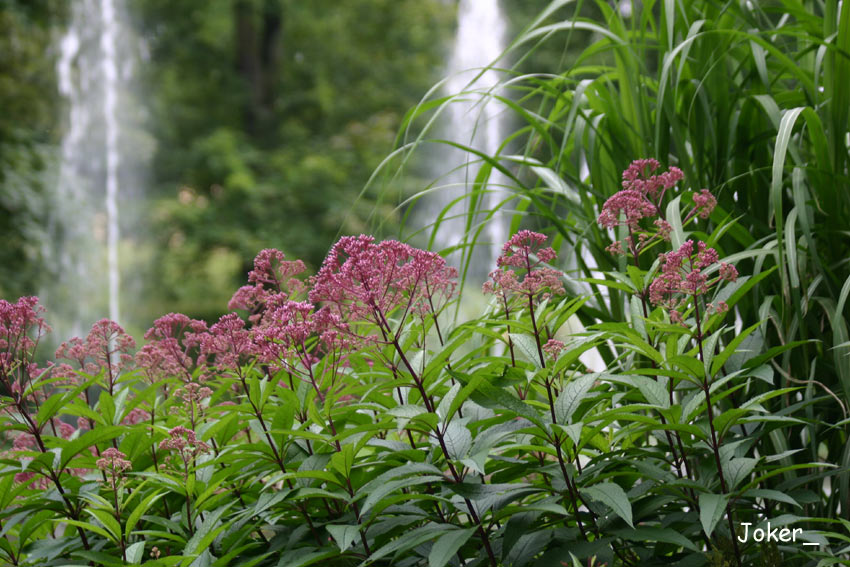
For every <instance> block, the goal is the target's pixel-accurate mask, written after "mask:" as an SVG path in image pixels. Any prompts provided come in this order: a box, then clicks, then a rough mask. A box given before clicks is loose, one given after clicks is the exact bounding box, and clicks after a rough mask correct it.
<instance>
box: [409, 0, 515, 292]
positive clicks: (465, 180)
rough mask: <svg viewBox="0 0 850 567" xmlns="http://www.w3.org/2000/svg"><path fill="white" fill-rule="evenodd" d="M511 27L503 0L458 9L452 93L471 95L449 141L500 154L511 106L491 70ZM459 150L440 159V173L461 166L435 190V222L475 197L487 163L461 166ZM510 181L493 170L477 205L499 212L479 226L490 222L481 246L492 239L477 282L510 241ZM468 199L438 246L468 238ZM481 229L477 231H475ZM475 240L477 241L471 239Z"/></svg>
mask: <svg viewBox="0 0 850 567" xmlns="http://www.w3.org/2000/svg"><path fill="white" fill-rule="evenodd" d="M506 28H507V24H506V21H505V18H504V16H503V15H502V12H501V10H500V9H499V2H498V0H461V1H460V5H459V6H458V27H457V36H456V38H455V42H454V46H453V49H452V54H451V56H450V58H449V65H448V67H449V68H448V73H449V76H450V78H449V80H448V81H447V84H446V92H447V94H450V95H457V94H458V93H468V94H466V95H462V96H461V97H459V99H460V100H458V101H455V102H452V103H451V105H450V107H449V113H448V114H449V116H448V121H447V124H446V134H445V135H446V138H447V139H449V140H452V141H454V142H457V143H460V144H463V145H466V146H469V147H471V148H474V149H476V150H480V151H482V152H484V153H485V154H487V155H490V156H495V155H496V154H497V153H498V151H499V145H500V144H501V143H502V140H503V137H504V130H505V126H504V121H505V120H504V115H505V108H504V106H503V105H502V104H500V103H499V102H498V100H496V99H494V98H493V96H492V95H494V94H499V93H498V90H492V89H493V87H494V86H495V85H497V84H498V83H499V73H498V72H497V71H494V70H492V69H486V70H485V68H486V67H488V66H490V65H492V64H493V63H494V62H496V60H497V59H498V57H499V56H500V55H501V54H502V52H503V50H504V47H505V35H506ZM457 155H458V152H452V156H451V158H449V159H448V160H446V159H441V160H440V165H439V167H440V171H439V173H440V174H445V173H446V169H445V168H446V164H447V163H448V164H451V166H452V167H457V166H459V165H460V166H461V167H458V168H457V170H456V171H455V172H454V173H453V174H451V175H447V176H445V177H444V178H443V182H444V186H443V188H441V189H439V190H437V191H435V192H434V193H433V196H430V197H429V198H428V199H427V202H426V207H425V208H426V212H425V214H426V215H427V218H428V219H429V221H433V219H435V218H436V215H437V214H439V213H440V211H442V210H443V209H445V208H446V207H448V206H449V204H450V203H451V202H452V201H454V200H456V199H457V198H458V197H460V196H462V195H463V194H464V193H467V194H469V193H471V192H472V190H473V183H474V179H475V176H476V174H477V171H478V169H479V168H480V167H481V165H482V163H481V161H480V160H479V158H478V157H477V156H475V155H472V154H468V153H465V152H464V153H463V155H462V157H461V158H460V160H462V161H460V162H459V163H458V162H457V161H453V160H457V159H458V158H457V157H456V156H457ZM504 185H505V178H504V176H503V175H502V174H501V173H499V172H498V171H496V170H493V171H492V172H491V174H490V176H489V179H488V180H487V187H486V193H485V197H484V198H483V199H482V201H481V202H480V203H479V204H478V205H477V208H478V209H479V210H481V209H484V210H486V211H493V214H492V216H491V217H490V218H489V219H487V220H485V219H486V215H487V214H489V213H485V215H478V216H477V217H476V218H475V223H476V224H477V223H481V222H486V227H485V229H484V230H483V231H482V236H480V237H479V244H481V243H482V242H484V241H486V243H487V245H486V247H485V249H484V250H482V247H478V249H477V250H475V251H473V252H472V254H473V256H472V261H471V263H470V268H471V275H472V277H473V278H474V279H483V278H485V277H486V274H487V273H488V272H489V271H490V270H492V269H493V268H494V267H495V260H496V257H498V255H499V254H500V252H501V246H502V244H503V243H504V242H505V240H507V238H508V217H507V215H506V214H504V213H503V212H502V211H501V210H500V204H501V203H502V202H503V201H504V200H505V199H506V198H508V196H509V193H508V191H507V190H506V189H505V188H504ZM468 207H469V202H468V199H462V200H461V201H459V202H458V203H456V204H455V205H453V206H452V207H451V209H449V212H448V214H447V215H446V216H447V217H451V218H450V219H449V220H447V221H444V222H443V224H442V225H441V226H440V228H439V229H438V231H437V237H436V239H435V242H436V247H437V248H438V249H439V248H446V247H449V246H455V245H458V244H459V243H461V242H463V241H464V238H465V236H466V224H465V223H466V212H467V211H468ZM475 230H476V228H475V227H473V232H474V231H475ZM470 240H471V237H470Z"/></svg>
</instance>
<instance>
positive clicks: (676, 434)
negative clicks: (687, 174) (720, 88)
mask: <svg viewBox="0 0 850 567" xmlns="http://www.w3.org/2000/svg"><path fill="white" fill-rule="evenodd" d="M659 167H660V166H659V164H658V163H657V162H656V161H654V160H642V161H638V162H634V163H633V164H632V166H631V167H630V168H629V169H628V170H627V171H626V172H624V174H623V189H622V190H621V191H620V192H618V193H617V194H615V195H614V196H613V197H611V198H610V199H609V200H608V201H607V202H606V203H605V205H604V207H603V208H602V210H601V214H600V215H599V217H598V219H597V220H598V223H599V224H600V225H601V226H602V227H603V228H605V229H608V230H609V234H610V235H614V237H615V240H614V243H613V244H611V245H609V246H608V250H609V252H610V253H611V254H614V255H619V256H620V257H621V258H622V259H623V260H625V263H624V264H623V266H624V269H623V270H622V271H620V272H611V273H606V274H604V275H603V276H601V277H600V278H598V279H597V281H596V283H597V284H600V285H603V286H608V287H610V288H612V289H618V290H622V291H625V292H626V293H627V294H628V296H629V300H628V305H627V306H626V312H627V313H629V317H628V319H629V320H628V321H617V320H602V321H600V322H599V323H598V324H596V325H594V326H592V327H589V329H588V331H586V332H582V333H575V334H570V333H569V332H567V329H568V328H569V322H570V320H571V317H572V315H573V314H574V313H575V312H576V311H577V310H578V309H579V307H580V306H582V305H583V304H584V303H585V302H586V301H587V299H588V298H587V297H572V296H569V295H566V294H565V288H564V283H565V278H564V275H563V273H562V272H560V271H559V270H558V269H557V268H556V267H555V265H554V264H555V262H556V259H557V258H556V257H557V253H556V251H555V250H553V249H552V248H549V247H547V246H546V237H545V236H544V235H542V234H538V233H534V232H530V231H519V232H518V233H516V234H515V235H514V236H513V237H511V239H510V240H509V241H508V242H507V243H505V245H504V248H503V253H502V255H501V256H500V257H499V261H498V266H497V267H496V269H495V270H494V271H493V272H492V273H491V275H490V276H491V279H490V281H489V282H488V283H487V284H486V285H485V288H484V290H485V292H487V293H489V294H492V295H493V301H492V302H491V305H490V308H489V310H488V311H487V312H486V313H485V314H483V315H482V316H481V317H480V318H479V319H477V320H474V321H470V322H467V323H461V324H457V323H453V322H452V321H450V320H449V319H448V318H447V317H445V316H444V315H443V316H441V314H442V313H444V311H445V308H446V306H447V305H449V304H450V303H451V302H452V301H456V300H457V298H456V297H455V283H456V282H455V277H456V273H455V270H454V269H453V268H451V267H448V266H447V265H446V263H445V261H444V260H443V258H441V257H440V256H439V255H437V254H434V253H431V252H425V251H422V250H418V249H415V248H412V247H410V246H408V245H406V244H402V243H400V242H396V241H383V242H376V241H375V240H374V239H373V238H371V237H368V236H359V237H344V238H342V239H341V240H340V241H339V242H337V244H336V245H335V246H334V247H333V248H332V250H331V251H330V253H329V255H328V256H327V258H326V260H325V262H324V264H323V266H322V267H321V269H320V270H319V272H318V273H317V274H316V275H315V276H314V277H310V278H304V277H303V272H304V265H303V264H302V263H301V262H299V261H290V260H287V259H286V258H285V257H284V256H283V254H282V253H280V252H279V251H276V250H264V251H262V252H261V253H260V254H259V255H258V256H257V258H256V260H255V263H254V270H253V271H252V272H251V273H250V276H249V285H247V286H245V287H243V288H241V289H240V290H238V291H237V292H236V294H235V295H234V296H233V300H232V301H231V308H233V309H237V310H242V311H243V312H245V314H246V315H247V318H245V319H243V318H242V317H240V316H239V315H238V314H237V313H235V312H234V313H230V314H228V315H225V316H224V317H222V318H221V320H219V321H218V322H217V323H215V324H214V325H212V326H209V327H208V326H207V324H206V323H204V322H203V321H199V320H192V319H190V318H188V317H186V316H184V315H180V314H173V313H172V314H169V315H166V316H164V317H162V318H160V319H158V320H157V321H156V322H155V323H154V325H153V327H152V328H151V329H150V330H149V331H148V332H147V333H146V335H145V339H146V341H147V342H146V344H145V345H144V346H142V347H141V348H140V349H139V350H138V351H137V352H136V353H135V355H134V356H133V353H132V351H133V349H134V348H135V345H134V341H133V340H132V338H130V337H129V336H127V335H126V334H125V333H124V331H123V330H122V329H121V328H120V327H119V326H118V325H117V324H115V323H113V322H110V321H101V322H99V323H97V324H96V325H95V326H94V327H93V329H92V331H91V333H90V334H89V335H88V337H86V338H85V339H80V338H75V339H72V340H70V341H68V342H67V343H64V344H63V345H62V346H61V347H60V348H59V349H58V351H57V352H56V362H52V363H49V364H48V365H47V366H46V367H40V366H39V365H38V364H36V363H35V362H34V361H35V360H36V358H35V349H36V348H37V346H38V340H39V338H40V337H42V336H43V335H44V333H46V332H47V331H48V330H49V328H48V327H47V325H46V323H45V321H44V319H43V314H42V313H41V311H40V308H39V306H38V304H37V300H36V299H35V298H28V297H25V298H21V299H20V300H18V301H17V302H16V303H9V302H6V301H2V302H0V351H2V352H1V353H0V386H1V387H2V390H0V394H2V408H3V412H2V414H0V419H2V423H3V429H4V431H5V437H6V442H7V444H10V445H11V446H10V447H7V449H6V451H5V453H4V455H3V458H2V469H0V526H2V527H0V556H2V557H3V558H4V561H6V562H8V563H10V564H12V565H70V564H77V565H83V564H87V563H88V564H93V565H120V564H127V563H145V564H149V565H281V566H302V565H310V564H317V563H320V562H321V563H323V564H327V565H369V564H373V563H376V564H383V565H400V566H404V565H425V564H427V565H429V566H431V567H441V566H443V565H449V564H451V565H467V566H471V565H490V566H495V565H512V566H521V565H541V566H543V565H556V566H559V565H569V566H573V565H637V564H643V565H656V564H675V565H738V566H741V565H754V564H758V561H762V562H763V563H764V564H768V565H773V564H778V563H777V562H778V561H779V558H781V557H784V558H794V561H795V563H794V564H795V565H804V564H815V563H816V562H817V559H818V558H824V561H823V562H821V563H818V564H830V561H837V560H832V559H826V558H829V557H831V555H830V554H831V551H830V550H831V548H830V539H829V538H831V537H832V538H836V539H835V540H833V541H835V542H836V543H837V542H840V541H841V540H844V541H846V537H844V536H840V535H838V534H834V533H831V532H830V531H829V530H830V529H831V528H830V524H829V523H821V522H819V521H818V519H817V518H812V517H808V516H807V514H806V510H805V506H806V505H807V503H809V502H811V501H812V500H813V499H816V498H817V496H816V495H814V494H812V493H811V491H809V490H808V489H807V488H806V487H805V486H801V484H800V483H799V482H798V481H797V476H796V475H797V469H799V468H801V467H799V466H798V465H795V464H789V461H788V459H787V457H788V455H787V454H786V453H783V452H777V451H775V450H774V449H773V447H772V445H771V444H770V442H769V439H771V438H773V437H775V435H776V434H777V433H778V432H780V431H783V430H790V432H796V431H798V430H799V429H801V428H802V425H803V424H804V421H805V419H806V418H805V410H806V406H805V404H802V403H795V402H794V398H795V396H796V390H797V388H795V387H789V388H770V389H768V390H767V391H766V392H764V393H761V394H759V395H756V396H752V395H751V392H752V391H753V384H755V383H758V382H765V381H766V382H770V383H773V379H774V376H773V370H772V369H771V368H770V367H769V366H767V365H766V362H768V361H769V360H770V359H771V357H773V356H775V355H776V354H777V353H778V352H779V351H781V350H782V349H773V350H771V351H768V352H754V351H748V350H747V349H742V348H741V345H742V344H743V343H744V342H745V341H746V340H747V338H748V337H749V336H751V335H752V333H753V332H754V331H755V330H756V329H757V328H758V327H759V326H760V325H761V324H762V323H760V322H757V321H747V322H745V325H744V326H743V328H736V327H735V325H734V324H733V323H732V322H731V321H730V320H729V319H730V318H731V315H730V314H729V311H730V310H734V308H735V306H736V303H737V302H738V301H739V300H740V299H741V298H742V297H743V296H745V294H747V293H748V292H749V291H750V289H751V288H752V287H753V286H754V285H755V284H756V283H757V281H758V280H759V278H750V277H747V276H739V275H738V273H737V270H736V269H735V267H734V266H732V265H731V264H728V263H725V262H723V261H722V259H721V258H720V257H719V254H718V253H717V252H716V250H715V248H714V246H715V245H716V243H717V240H718V238H719V237H720V236H721V235H722V234H723V233H724V232H726V230H728V229H729V228H730V227H729V225H728V224H721V225H720V226H718V227H717V228H716V229H715V230H714V232H713V233H712V234H709V235H707V237H706V238H704V239H703V240H700V241H696V240H692V239H686V237H687V236H688V235H689V234H691V233H690V231H691V230H694V229H696V225H697V223H699V222H702V219H703V218H705V217H707V216H708V215H709V214H710V213H711V209H712V208H713V207H714V206H715V199H714V197H713V195H711V194H710V193H709V192H707V191H704V190H703V191H697V192H683V191H679V190H677V189H676V188H675V185H676V184H677V183H678V182H679V181H680V180H681V178H682V174H681V172H680V171H678V170H677V169H675V168H670V170H669V171H667V172H665V173H660V171H659ZM673 194H675V198H673V199H671V196H672V195H673ZM684 202H688V203H691V204H690V205H688V206H682V205H681V204H682V203H684ZM680 207H683V208H681V209H680ZM594 348H605V349H608V351H609V352H612V353H615V354H616V357H615V359H614V361H613V362H612V363H611V364H610V365H609V367H608V368H606V369H604V370H603V369H596V370H603V371H596V372H593V371H590V370H589V369H587V368H586V367H585V365H584V363H583V362H582V359H581V356H582V354H583V353H585V352H588V351H590V350H591V349H594ZM804 468H805V469H808V470H809V471H811V470H816V471H818V472H817V473H816V474H822V475H823V477H822V478H827V477H828V475H829V469H828V468H827V465H826V464H824V463H809V464H807V465H806V466H805V467H804ZM821 470H823V472H822V473H821V472H820V471H821ZM767 520H770V521H771V522H772V523H773V525H774V526H776V525H780V526H791V527H799V528H802V529H803V530H804V531H803V533H802V535H801V536H799V537H798V539H797V542H796V543H780V544H778V545H777V543H775V542H762V543H756V542H754V541H752V539H751V540H750V541H749V542H746V543H739V542H738V541H736V538H733V537H731V535H732V533H733V532H734V531H737V532H738V535H739V536H740V535H741V528H740V527H739V526H740V523H741V522H750V523H751V524H752V529H754V528H755V526H757V525H759V524H760V523H762V522H765V521H767ZM803 542H813V543H817V544H819V545H817V546H813V547H804V546H802V545H801V544H802V543H803ZM838 545H840V543H838ZM838 549H839V548H838V547H836V548H835V550H838ZM843 553H846V550H844V551H843Z"/></svg>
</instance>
